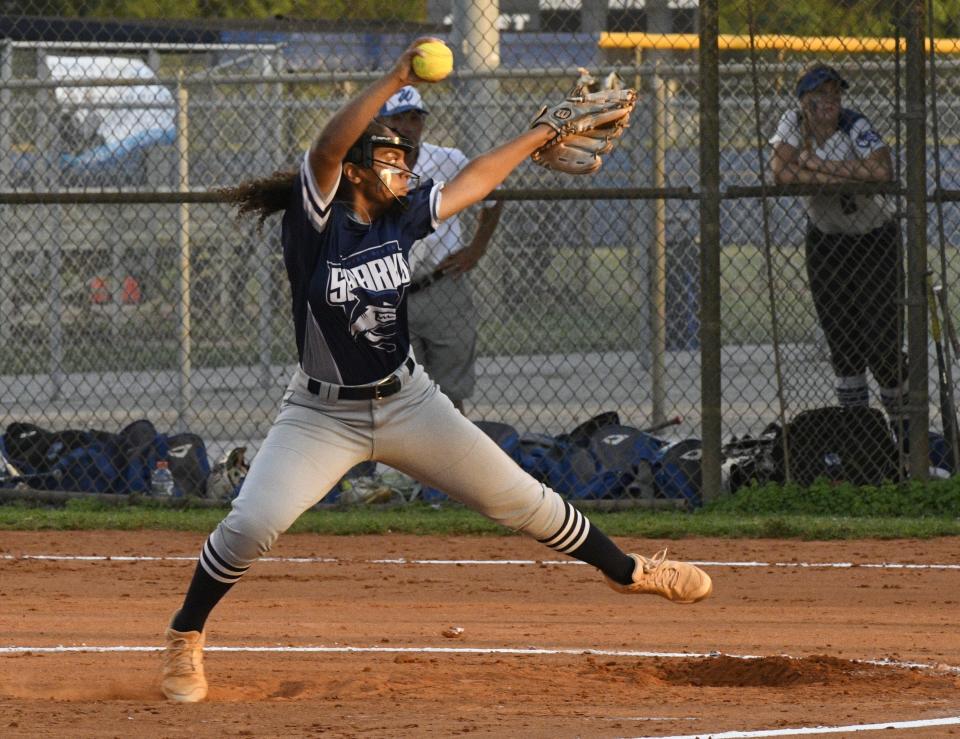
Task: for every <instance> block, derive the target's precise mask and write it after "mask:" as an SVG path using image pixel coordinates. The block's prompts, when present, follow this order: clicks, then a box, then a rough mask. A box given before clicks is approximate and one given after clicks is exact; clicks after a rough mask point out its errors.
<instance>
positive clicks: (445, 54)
mask: <svg viewBox="0 0 960 739" xmlns="http://www.w3.org/2000/svg"><path fill="white" fill-rule="evenodd" d="M417 49H418V50H419V51H420V53H421V55H422V56H415V57H414V58H413V73H414V74H415V75H417V77H419V78H420V79H422V80H426V81H427V82H437V81H439V80H442V79H443V78H444V77H446V76H447V75H448V74H450V73H451V72H452V71H453V52H452V51H450V47H449V46H447V45H446V44H445V43H443V42H442V41H427V42H425V43H422V44H420V45H419V46H418V47H417Z"/></svg>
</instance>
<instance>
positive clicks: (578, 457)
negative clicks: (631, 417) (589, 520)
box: [520, 412, 700, 506]
mask: <svg viewBox="0 0 960 739" xmlns="http://www.w3.org/2000/svg"><path fill="white" fill-rule="evenodd" d="M699 450H700V441H699V440H698V439H684V440H681V441H677V442H670V441H667V440H665V439H661V438H658V437H656V436H653V435H651V434H648V433H646V432H644V431H641V430H639V429H636V428H632V427H630V426H625V425H622V424H621V423H620V419H619V416H618V415H617V414H616V413H615V412H607V413H603V414H600V415H599V416H595V417H594V418H591V419H589V420H588V421H586V422H584V423H582V424H580V425H579V426H578V427H576V428H575V429H574V430H573V431H571V432H570V433H568V434H562V435H560V436H557V437H551V436H546V435H543V434H525V435H523V436H522V437H521V438H520V464H521V466H522V467H523V468H524V469H525V470H527V472H529V473H530V474H531V475H532V476H533V477H535V478H536V479H538V480H540V481H541V482H543V483H544V484H547V485H549V486H550V487H552V488H553V489H554V490H555V491H556V492H557V493H559V494H560V495H561V496H562V497H564V498H570V499H603V498H607V499H609V498H632V499H642V498H646V499H652V498H673V499H682V500H684V501H686V502H687V503H688V504H689V505H692V506H695V505H699V503H700V451H699Z"/></svg>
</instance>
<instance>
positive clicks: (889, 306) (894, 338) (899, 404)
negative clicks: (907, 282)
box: [860, 222, 908, 451]
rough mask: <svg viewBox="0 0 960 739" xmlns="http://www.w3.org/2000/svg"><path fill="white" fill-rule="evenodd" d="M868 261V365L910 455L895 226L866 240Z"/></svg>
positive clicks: (900, 275)
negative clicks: (908, 448)
mask: <svg viewBox="0 0 960 739" xmlns="http://www.w3.org/2000/svg"><path fill="white" fill-rule="evenodd" d="M860 241H861V244H860V246H861V250H862V251H863V253H864V255H865V257H864V269H863V271H862V280H863V282H864V285H865V290H864V299H863V301H862V302H863V304H864V305H865V307H866V311H865V312H864V316H865V321H864V333H865V335H866V343H867V345H868V346H869V347H870V349H869V351H868V353H867V363H868V365H869V367H870V371H871V372H872V373H873V376H874V379H876V381H877V385H879V386H880V400H881V402H882V403H883V408H884V410H885V411H886V413H887V417H888V419H889V420H890V424H891V426H892V427H893V431H894V434H896V436H897V439H898V440H899V442H900V444H901V446H902V447H903V449H904V451H906V449H907V443H906V442H907V437H908V433H907V417H908V414H907V410H906V405H907V356H906V354H905V353H904V351H903V336H904V320H903V319H904V315H903V313H904V308H903V292H904V274H903V263H902V261H901V256H900V248H899V247H900V232H899V228H898V227H897V225H896V223H894V222H891V223H888V224H887V225H885V226H883V227H881V228H878V229H877V230H875V231H873V232H871V233H869V234H866V235H864V236H861V237H860Z"/></svg>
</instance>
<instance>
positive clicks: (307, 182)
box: [300, 152, 340, 232]
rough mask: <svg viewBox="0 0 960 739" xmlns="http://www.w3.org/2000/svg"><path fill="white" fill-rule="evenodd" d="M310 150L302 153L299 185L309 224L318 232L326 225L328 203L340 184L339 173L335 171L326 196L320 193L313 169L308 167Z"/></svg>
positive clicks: (328, 211)
mask: <svg viewBox="0 0 960 739" xmlns="http://www.w3.org/2000/svg"><path fill="white" fill-rule="evenodd" d="M309 156H310V152H307V153H306V154H304V155H303V162H301V164H300V185H301V187H302V189H303V210H304V212H305V213H306V214H307V218H309V220H310V224H311V225H312V226H313V227H314V228H315V229H316V230H317V231H318V232H319V231H323V229H324V228H325V227H326V225H327V218H328V217H329V215H330V205H331V203H332V202H333V196H334V194H335V193H336V192H337V187H339V185H340V173H339V172H338V173H337V180H336V182H334V183H333V187H332V188H331V189H330V192H329V193H327V194H326V197H324V196H323V195H321V193H320V189H319V188H318V187H317V180H316V178H315V177H314V176H313V169H312V168H311V167H310V159H309Z"/></svg>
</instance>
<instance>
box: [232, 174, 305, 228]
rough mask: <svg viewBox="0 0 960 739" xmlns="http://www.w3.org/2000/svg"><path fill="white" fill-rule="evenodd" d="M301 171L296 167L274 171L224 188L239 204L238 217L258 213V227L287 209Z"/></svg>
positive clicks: (233, 200) (234, 201) (233, 201)
mask: <svg viewBox="0 0 960 739" xmlns="http://www.w3.org/2000/svg"><path fill="white" fill-rule="evenodd" d="M299 178H300V172H299V171H298V170H295V169H291V170H284V171H279V172H274V173H273V174H272V175H270V176H268V177H260V178H257V179H254V180H246V181H245V182H241V183H240V184H239V185H237V186H236V187H228V188H224V189H223V190H221V191H220V192H222V193H223V194H224V195H225V196H226V197H227V200H228V202H231V203H235V204H236V205H237V218H242V217H243V216H246V215H250V214H252V213H255V214H257V227H258V228H260V227H262V226H263V222H264V221H265V220H267V218H269V217H270V216H272V215H273V214H274V213H279V212H280V211H284V210H286V209H287V205H288V204H289V203H290V195H291V193H292V192H293V188H294V187H296V185H297V180H298V179H299Z"/></svg>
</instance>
